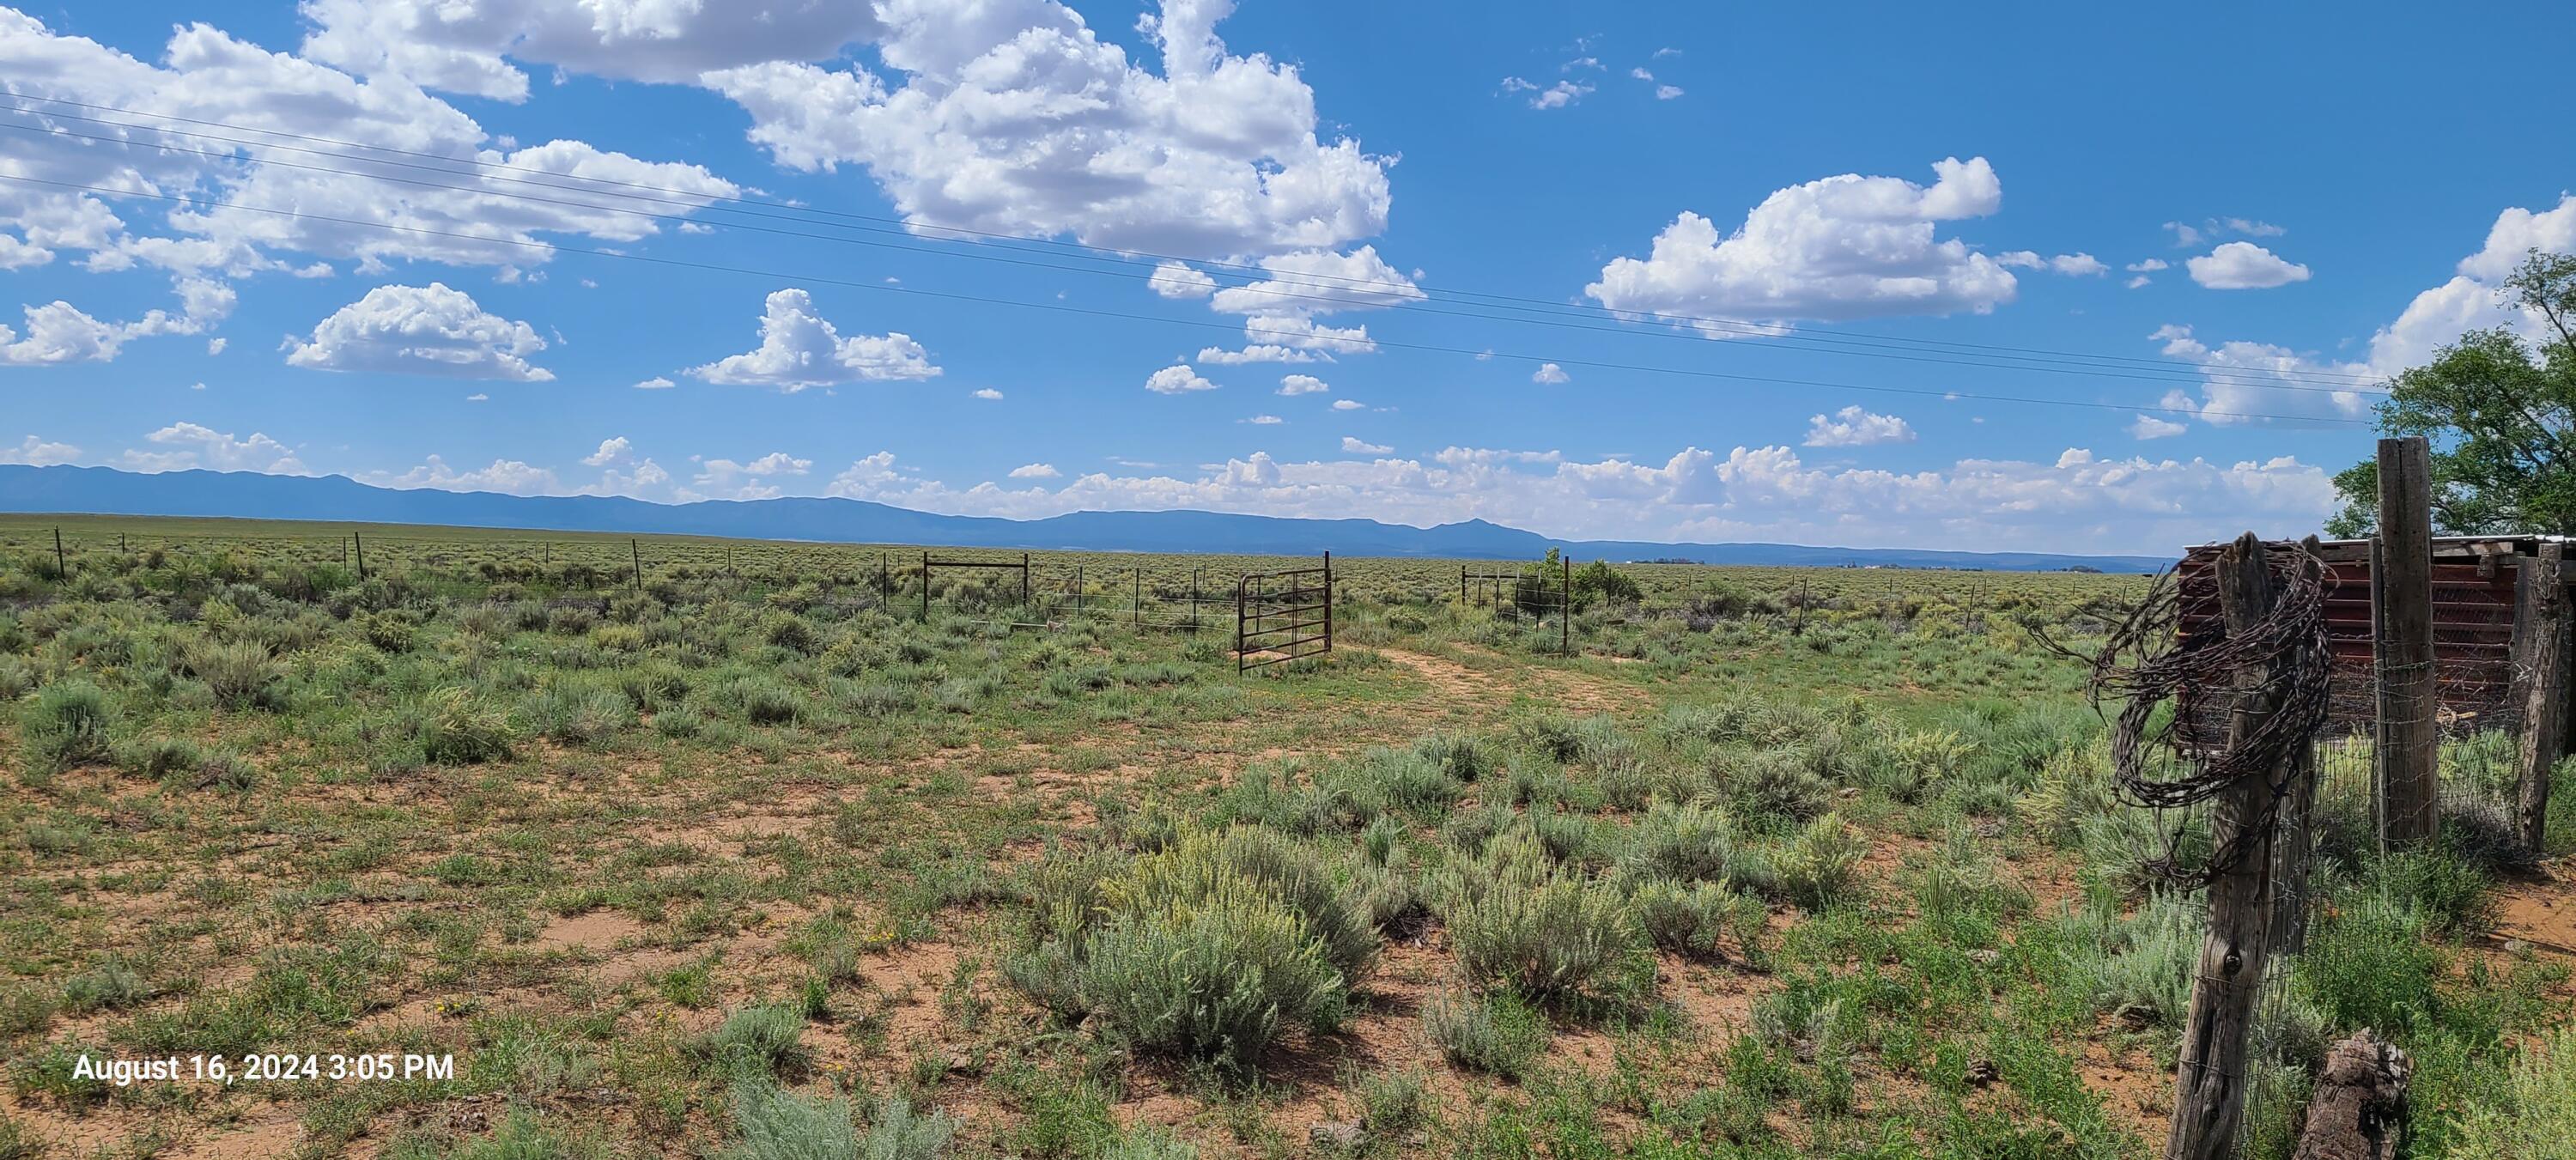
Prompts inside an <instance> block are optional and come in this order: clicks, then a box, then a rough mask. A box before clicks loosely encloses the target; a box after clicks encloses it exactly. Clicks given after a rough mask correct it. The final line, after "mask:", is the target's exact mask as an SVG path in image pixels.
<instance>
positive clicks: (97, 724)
mask: <svg viewBox="0 0 2576 1160" xmlns="http://www.w3.org/2000/svg"><path fill="white" fill-rule="evenodd" d="M115 723H116V708H115V704H114V702H112V701H110V700H108V696H107V693H106V691H105V690H102V689H100V688H99V687H98V686H96V685H93V684H91V683H89V682H87V681H82V680H70V681H56V682H54V683H53V684H50V685H47V686H45V687H44V688H42V689H39V690H37V691H36V699H35V701H34V702H33V703H32V704H29V705H28V706H27V708H26V709H25V711H23V712H22V713H20V715H19V717H18V731H19V737H20V738H21V740H22V741H23V743H24V744H25V745H26V748H27V754H28V757H29V759H30V760H31V762H32V763H33V764H35V765H36V766H37V767H38V768H40V769H46V770H59V769H69V768H71V767H73V766H75V765H87V764H90V763H93V762H101V761H105V760H107V759H108V755H109V745H110V742H109V738H108V733H109V731H110V730H111V729H113V728H114V726H115Z"/></svg>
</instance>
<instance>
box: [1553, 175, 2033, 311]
mask: <svg viewBox="0 0 2576 1160" xmlns="http://www.w3.org/2000/svg"><path fill="white" fill-rule="evenodd" d="M1932 168H1933V171H1934V172H1935V174H1936V175H1937V180H1935V181H1934V182H1933V184H1931V185H1929V186H1923V185H1917V184H1915V183H1913V182H1910V181H1906V180H1904V179H1902V178H1895V177H1862V176H1859V175H1857V174H1845V175H1842V176H1839V177H1828V178H1824V179H1821V180H1817V181H1810V182H1807V183H1805V184H1803V185H1794V186H1790V187H1789V188H1787V189H1783V190H1780V191H1778V192H1776V193H1773V194H1772V195H1771V196H1770V197H1768V198H1765V199H1764V200H1763V202H1762V204H1761V205H1759V206H1756V207H1754V209H1753V211H1752V212H1751V213H1750V214H1748V215H1747V216H1746V217H1745V220H1744V224H1743V225H1742V226H1740V227H1737V228H1736V229H1735V230H1734V231H1733V232H1732V233H1724V234H1721V233H1720V232H1719V229H1718V225H1717V223H1716V222H1713V221H1711V220H1709V219H1708V218H1705V217H1702V216H1700V215H1699V214H1697V213H1692V212H1687V211H1685V212H1684V213H1683V214H1682V215H1681V216H1680V217H1679V218H1677V219H1675V220H1674V221H1673V223H1672V224H1671V225H1669V226H1666V227H1665V228H1664V230H1663V232H1662V233H1660V234H1658V235H1656V237H1655V240H1654V244H1653V247H1652V249H1651V250H1650V252H1649V253H1648V255H1647V256H1646V257H1644V258H1618V259H1615V260H1613V261H1612V262H1611V263H1610V264H1609V265H1607V266H1604V267H1602V270H1601V277H1600V280H1599V281H1597V282H1594V283H1592V284H1591V285H1589V286H1587V287H1585V288H1584V293H1585V294H1586V295H1589V296H1590V297H1591V298H1593V299H1594V300H1596V301H1598V302H1600V303H1601V304H1602V305H1603V306H1606V307H1609V308H1610V309H1612V310H1617V311H1622V312H1627V313H1636V314H1665V315H1685V316H1696V317H1701V318H1713V319H1753V320H1757V321H1762V322H1786V321H1789V320H1794V319H1820V320H1828V321H1833V320H1844V319H1853V318H1864V317H1871V316H1877V315H1898V314H1936V315H1937V314H1955V313H1958V312H1961V311H1970V312H1974V313H1979V314H1982V313H1985V312H1987V311H1991V310H1993V309H1994V308H1995V307H1996V306H1998V305H2001V304H2003V303H2007V302H2010V301H2012V299H2013V295H2014V293H2015V289H2016V285H2015V282H2014V280H2013V275H2012V273H2011V271H2009V270H2006V269H2004V267H2003V264H2002V263H2000V262H1998V261H1996V260H1995V259H1994V258H1991V257H1988V256H1987V255H1985V254H1981V253H1978V252H1976V251H1974V250H1971V249H1969V248H1968V246H1967V244H1966V243H1964V242H1962V241H1959V240H1958V239H1956V238H1942V237H1940V236H1939V223H1942V222H1947V221H1958V220H1961V219H1965V218H1974V217H1983V216H1985V215H1988V214H1991V213H1994V212H1995V211H1996V210H1997V209H1999V208H2001V207H2002V205H2003V183H2002V182H2001V181H2000V180H1999V179H1998V178H1997V177H1996V176H1995V171H1994V167H1993V166H1992V165H1990V164H1988V163H1987V162H1986V159H1985V158H1983V157H1977V158H1971V159H1969V160H1967V161H1960V160H1958V159H1957V158H1948V159H1944V160H1942V161H1939V162H1936V163H1934V165H1933V167H1932ZM1694 325H1696V326H1698V327H1699V328H1700V330H1701V331H1702V333H1704V334H1707V335H1708V336H1709V337H1712V338H1723V337H1733V336H1738V335H1741V334H1743V333H1745V328H1744V327H1741V326H1726V325H1718V324H1713V323H1709V322H1700V323H1695V324H1694Z"/></svg>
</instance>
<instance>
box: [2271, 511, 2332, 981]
mask: <svg viewBox="0 0 2576 1160" xmlns="http://www.w3.org/2000/svg"><path fill="white" fill-rule="evenodd" d="M2299 549H2300V550H2301V551H2303V552H2306V553H2307V554H2308V555H2310V556H2317V555H2318V554H2319V551H2318V544H2317V538H2316V537H2315V536H2310V537H2308V538H2307V539H2305V540H2303V541H2300V543H2299ZM2320 566H2322V565H2320ZM2289 772H2290V777H2289V785H2288V789H2287V792H2285V793H2283V794H2282V795H2281V800H2280V802H2279V804H2278V809H2279V817H2278V818H2277V819H2275V821H2274V823H2273V826H2272V878H2271V881H2270V882H2269V883H2266V888H2267V889H2268V890H2269V891H2270V893H2271V898H2270V902H2269V904H2268V905H2269V906H2270V908H2271V913H2272V919H2271V932H2272V933H2271V940H2270V950H2271V953H2273V954H2276V955H2294V954H2297V953H2299V952H2300V951H2303V950H2306V949H2307V946H2308V857H2309V855H2310V854H2312V853H2313V852H2314V851H2315V849H2316V843H2315V841H2314V840H2313V839H2312V838H2311V836H2310V830H2309V823H2308V819H2309V817H2310V815H2311V814H2313V813H2314V812H2315V810H2316V801H2317V750H2316V747H2315V746H2314V745H2302V746H2300V747H2299V748H2298V750H2297V751H2296V752H2295V753H2293V754H2291V756H2290V771H2289Z"/></svg>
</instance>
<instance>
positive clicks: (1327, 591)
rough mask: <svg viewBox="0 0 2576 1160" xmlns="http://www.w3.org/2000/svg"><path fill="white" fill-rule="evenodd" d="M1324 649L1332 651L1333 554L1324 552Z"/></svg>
mask: <svg viewBox="0 0 2576 1160" xmlns="http://www.w3.org/2000/svg"><path fill="white" fill-rule="evenodd" d="M1324 651H1325V652H1331V651H1333V554H1332V553H1331V552H1326V553H1324Z"/></svg>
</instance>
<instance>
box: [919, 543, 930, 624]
mask: <svg viewBox="0 0 2576 1160" xmlns="http://www.w3.org/2000/svg"><path fill="white" fill-rule="evenodd" d="M921 622H922V623H924V624H928V623H930V553H928V552H923V553H922V554H921Z"/></svg>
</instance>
